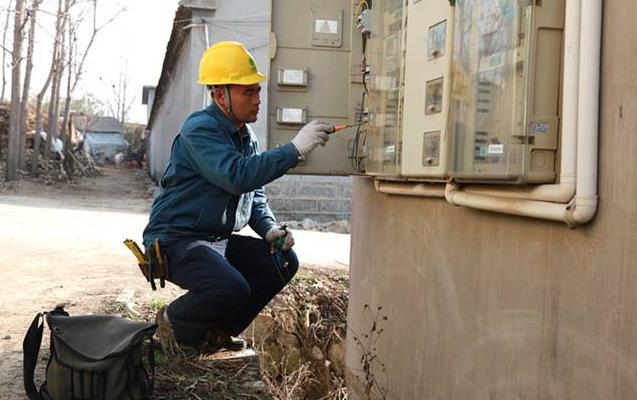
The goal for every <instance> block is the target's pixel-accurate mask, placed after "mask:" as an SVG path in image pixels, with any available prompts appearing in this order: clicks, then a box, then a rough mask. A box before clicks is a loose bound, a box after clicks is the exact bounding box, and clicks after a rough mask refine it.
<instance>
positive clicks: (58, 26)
mask: <svg viewBox="0 0 637 400" xmlns="http://www.w3.org/2000/svg"><path fill="white" fill-rule="evenodd" d="M63 11H64V10H63V3H62V0H58V12H57V17H56V20H55V39H54V41H53V55H52V57H51V68H50V70H49V75H48V77H47V78H46V81H45V82H44V85H43V86H42V90H40V92H39V93H38V96H37V100H36V108H35V138H34V142H33V160H32V161H31V174H33V175H37V174H38V166H39V157H40V147H41V146H40V144H41V142H42V139H41V138H40V131H41V130H42V102H43V100H44V96H45V95H46V92H47V91H48V90H49V86H50V85H51V81H52V79H53V75H54V73H55V70H56V68H57V66H58V64H59V62H58V58H59V53H60V47H61V45H62V36H61V34H62V25H63V22H64V12H63ZM48 136H50V135H48ZM48 136H47V137H48ZM47 142H48V140H47ZM47 146H49V147H45V149H46V151H50V149H51V143H50V142H48V143H47Z"/></svg>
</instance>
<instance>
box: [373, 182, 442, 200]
mask: <svg viewBox="0 0 637 400" xmlns="http://www.w3.org/2000/svg"><path fill="white" fill-rule="evenodd" d="M374 187H375V188H376V191H377V192H379V193H384V194H394V195H401V196H419V197H434V198H444V197H445V186H444V184H435V183H414V182H390V181H380V180H374Z"/></svg>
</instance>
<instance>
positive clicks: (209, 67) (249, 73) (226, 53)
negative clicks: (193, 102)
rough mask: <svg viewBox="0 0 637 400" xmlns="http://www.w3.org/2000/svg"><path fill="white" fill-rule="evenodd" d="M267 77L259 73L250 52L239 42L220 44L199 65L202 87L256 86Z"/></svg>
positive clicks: (204, 55)
mask: <svg viewBox="0 0 637 400" xmlns="http://www.w3.org/2000/svg"><path fill="white" fill-rule="evenodd" d="M264 80H265V75H263V74H261V73H259V71H257V64H256V63H255V62H254V58H253V57H252V55H251V54H250V52H249V51H248V50H247V49H246V48H245V47H244V46H243V45H242V44H241V43H239V42H230V41H226V42H219V43H216V44H214V45H213V46H212V47H210V48H209V49H207V50H206V51H205V52H204V54H203V56H202V57H201V62H200V63H199V84H201V85H254V84H255V83H259V82H263V81H264Z"/></svg>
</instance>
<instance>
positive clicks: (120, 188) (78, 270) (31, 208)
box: [0, 167, 349, 400]
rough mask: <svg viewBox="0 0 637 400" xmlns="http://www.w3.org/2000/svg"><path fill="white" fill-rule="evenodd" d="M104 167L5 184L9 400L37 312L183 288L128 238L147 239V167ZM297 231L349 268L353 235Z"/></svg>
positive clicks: (73, 309) (0, 254)
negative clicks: (157, 283) (92, 173)
mask: <svg viewBox="0 0 637 400" xmlns="http://www.w3.org/2000/svg"><path fill="white" fill-rule="evenodd" d="M103 172H104V174H103V176H98V177H94V178H83V179H81V180H79V181H78V182H77V183H71V184H60V185H51V186H45V185H42V184H34V183H30V182H26V181H20V182H18V183H17V184H6V183H2V184H0V284H1V286H0V400H5V399H11V400H13V399H26V396H25V395H24V394H23V393H24V390H23V382H22V340H23V338H24V334H25V333H26V330H27V328H28V326H29V324H30V322H31V320H32V319H33V317H34V315H35V314H36V313H38V312H41V311H48V310H51V309H52V308H53V307H55V306H56V305H57V304H65V305H66V307H65V308H66V310H67V311H68V312H69V313H70V314H71V315H79V314H86V313H99V312H101V311H102V310H103V309H104V305H105V304H106V305H109V304H116V303H127V302H128V303H129V304H135V305H140V304H146V305H147V304H157V303H158V302H165V301H168V300H170V299H174V298H175V297H177V296H178V295H179V293H180V292H181V290H180V289H179V288H177V287H175V286H172V285H170V284H167V287H166V288H165V289H160V290H158V291H155V292H153V291H152V290H151V289H150V287H149V286H148V284H147V283H146V281H145V280H144V279H143V277H142V275H141V273H140V272H139V269H138V268H137V266H136V264H135V262H134V259H133V257H132V255H131V254H130V252H129V251H128V249H127V248H126V247H125V246H124V245H123V243H122V242H123V240H124V239H126V238H131V239H135V240H137V241H138V242H141V234H142V231H143V228H144V226H145V225H146V222H147V220H148V214H147V213H148V210H149V208H150V206H151V204H152V198H153V194H154V192H155V186H154V184H153V183H152V182H151V181H150V180H149V179H148V178H147V177H146V175H145V172H144V171H141V170H134V169H126V168H115V167H113V168H105V169H103ZM301 234H303V235H305V236H304V237H303V239H301V240H299V236H300V235H301ZM317 235H318V236H320V237H318V236H317ZM295 236H296V238H297V247H299V249H297V252H299V251H306V252H307V258H305V260H306V262H307V261H310V263H311V264H313V265H314V266H330V265H331V266H332V267H334V268H347V265H346V263H347V262H348V261H349V235H339V234H326V233H322V232H299V235H297V234H296V233H295ZM316 243H320V244H321V245H325V246H326V247H327V248H328V249H329V250H325V249H323V248H317V246H316ZM303 245H305V246H306V249H303ZM295 248H296V247H295ZM309 250H311V251H309ZM328 253H329V254H328ZM327 256H329V257H328V258H326V257H327ZM304 264H305V263H304ZM45 331H46V330H45ZM42 347H43V348H48V338H47V337H46V336H45V338H44V340H43V346H42ZM39 364H40V365H39V367H40V368H43V367H44V362H40V363H39Z"/></svg>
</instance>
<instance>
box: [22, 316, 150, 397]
mask: <svg viewBox="0 0 637 400" xmlns="http://www.w3.org/2000/svg"><path fill="white" fill-rule="evenodd" d="M43 319H46V322H47V324H48V325H49V329H50V331H51V342H50V350H51V355H50V357H49V361H48V364H47V366H46V380H45V381H44V384H42V386H41V387H40V390H38V389H37V387H36V386H35V381H34V371H35V365H36V363H37V361H38V353H39V351H40V345H41V343H42V332H43V328H44V322H43ZM156 328H157V326H156V325H155V324H151V323H146V322H136V321H131V320H128V319H125V318H121V317H116V316H112V315H84V316H76V317H70V316H69V314H68V313H67V312H66V311H64V309H63V308H56V309H55V310H53V311H51V312H49V313H38V314H37V315H36V316H35V319H34V320H33V322H32V323H31V326H30V327H29V331H28V332H27V334H26V336H25V337H24V342H23V351H24V388H25V390H26V393H27V395H28V396H29V399H30V400H141V399H147V398H148V396H149V395H150V393H151V391H152V388H153V378H152V376H154V369H155V361H154V353H153V342H152V340H153V339H152V336H153V334H154V332H155V329H156ZM145 339H148V340H149V342H150V347H149V351H148V365H149V369H150V371H148V370H147V368H146V367H145V366H144V349H143V342H144V340H145Z"/></svg>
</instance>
